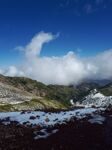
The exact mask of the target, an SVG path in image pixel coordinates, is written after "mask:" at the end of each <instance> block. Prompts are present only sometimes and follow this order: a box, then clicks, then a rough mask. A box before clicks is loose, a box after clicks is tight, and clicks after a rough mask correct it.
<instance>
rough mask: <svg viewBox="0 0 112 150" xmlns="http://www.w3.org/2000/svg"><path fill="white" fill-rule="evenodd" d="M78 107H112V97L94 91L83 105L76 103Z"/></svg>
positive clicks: (85, 98) (84, 99)
mask: <svg viewBox="0 0 112 150" xmlns="http://www.w3.org/2000/svg"><path fill="white" fill-rule="evenodd" d="M78 105H80V106H81V105H82V106H84V107H105V108H108V107H112V96H105V95H104V94H103V93H101V92H100V91H98V90H96V89H94V90H92V91H91V92H90V93H89V95H87V96H86V97H84V98H83V100H82V102H81V103H76V106H78Z"/></svg>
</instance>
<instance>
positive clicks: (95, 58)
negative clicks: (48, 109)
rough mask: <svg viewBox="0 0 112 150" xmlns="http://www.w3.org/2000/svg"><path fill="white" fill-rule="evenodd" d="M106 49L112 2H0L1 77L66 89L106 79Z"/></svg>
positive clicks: (111, 36)
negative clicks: (85, 82) (18, 77)
mask: <svg viewBox="0 0 112 150" xmlns="http://www.w3.org/2000/svg"><path fill="white" fill-rule="evenodd" d="M111 48H112V0H0V73H1V74H4V75H10V76H28V77H31V78H32V79H36V80H38V81H41V82H44V83H46V84H66V85H68V84H72V83H74V84H77V83H78V82H80V81H81V80H83V79H84V78H93V77H94V78H111V74H112V68H111V65H112V63H111V61H110V60H111V59H112V57H111V56H112V55H111V51H112V50H111ZM108 61H109V62H108ZM105 62H107V63H106V64H105ZM65 66H66V67H65ZM54 68H55V69H54ZM79 68H80V69H79ZM53 70H54V71H53ZM105 70H106V71H107V72H105ZM53 72H54V73H53ZM56 75H57V76H56ZM55 76H56V77H55ZM69 78H70V79H69Z"/></svg>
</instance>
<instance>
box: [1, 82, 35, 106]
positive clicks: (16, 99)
mask: <svg viewBox="0 0 112 150" xmlns="http://www.w3.org/2000/svg"><path fill="white" fill-rule="evenodd" d="M32 97H33V96H32V95H31V94H29V93H27V92H23V91H21V90H19V89H17V88H14V87H12V86H10V85H7V84H4V83H1V82H0V103H1V104H6V103H8V104H16V103H22V102H24V101H30V100H31V99H32Z"/></svg>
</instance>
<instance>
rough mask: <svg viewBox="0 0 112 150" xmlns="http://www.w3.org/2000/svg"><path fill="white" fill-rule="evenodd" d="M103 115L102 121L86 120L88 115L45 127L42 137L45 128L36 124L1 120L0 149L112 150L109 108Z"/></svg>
mask: <svg viewBox="0 0 112 150" xmlns="http://www.w3.org/2000/svg"><path fill="white" fill-rule="evenodd" d="M102 115H103V116H104V117H105V118H106V120H105V121H104V122H103V123H101V124H100V123H97V122H96V123H91V122H90V121H88V120H90V119H91V118H90V116H89V115H88V116H87V117H86V118H83V119H80V120H79V119H76V118H75V117H74V118H71V120H70V121H69V122H68V123H66V124H60V125H59V124H57V125H55V126H52V127H46V128H44V130H46V131H47V133H49V135H48V136H44V132H45V131H44V130H43V129H42V128H41V127H40V126H39V125H38V124H37V125H36V126H33V127H32V126H31V125H29V126H28V125H27V126H26V125H25V124H23V125H20V124H18V123H17V122H16V121H12V122H11V123H10V124H8V125H5V124H3V123H2V120H1V123H0V150H37V149H38V150H75V149H76V150H112V111H111V110H108V111H105V112H103V114H102ZM31 119H34V118H33V117H32V118H31ZM7 120H8V118H7ZM48 121H49V120H46V124H47V122H48ZM37 137H40V138H37ZM41 137H42V138H41Z"/></svg>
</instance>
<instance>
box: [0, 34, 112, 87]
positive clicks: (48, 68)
mask: <svg viewBox="0 0 112 150" xmlns="http://www.w3.org/2000/svg"><path fill="white" fill-rule="evenodd" d="M55 38H57V35H53V34H52V33H45V32H40V33H38V34H37V35H35V36H34V37H33V38H32V40H31V41H30V42H29V43H28V44H27V45H26V46H25V47H21V49H22V50H23V51H24V55H25V61H24V63H23V64H22V65H21V66H20V67H17V66H9V68H8V69H4V70H3V69H0V73H1V74H4V75H7V76H26V77H30V78H32V79H35V80H37V81H41V82H43V83H45V84H58V85H70V84H78V83H79V82H81V81H82V80H84V79H110V78H112V49H110V50H107V51H104V52H102V53H100V54H98V55H97V56H95V57H90V58H80V57H79V56H77V55H76V54H75V53H74V52H72V51H69V52H68V53H67V54H66V55H64V56H61V57H55V56H52V57H41V56H40V53H41V50H42V47H43V45H44V44H45V43H48V42H50V41H52V40H54V39H55Z"/></svg>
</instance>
